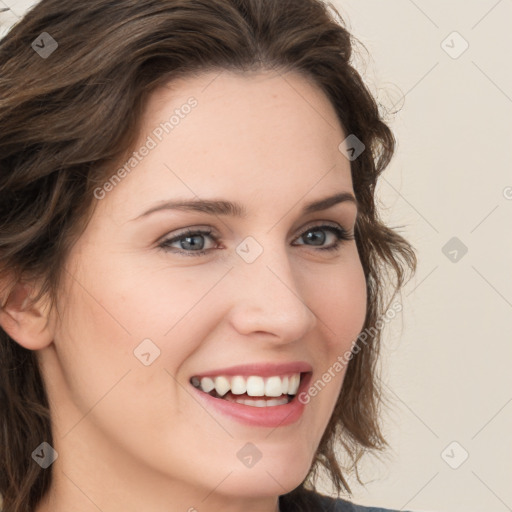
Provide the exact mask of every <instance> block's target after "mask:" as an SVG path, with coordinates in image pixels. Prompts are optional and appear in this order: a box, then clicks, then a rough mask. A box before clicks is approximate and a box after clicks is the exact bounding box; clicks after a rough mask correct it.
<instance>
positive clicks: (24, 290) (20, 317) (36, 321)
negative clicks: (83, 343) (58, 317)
mask: <svg viewBox="0 0 512 512" xmlns="http://www.w3.org/2000/svg"><path fill="white" fill-rule="evenodd" d="M32 292H34V288H33V287H32V286H31V285H29V284H23V283H20V282H18V283H16V285H15V286H14V288H12V289H11V291H10V292H8V296H7V299H6V300H5V297H2V306H1V307H0V326H1V327H2V329H3V330H4V331H5V332H6V333H7V334H8V335H9V336H10V337H11V338H12V339H13V340H14V341H16V342H18V343H19V344H20V345H21V346H22V347H24V348H26V349H29V350H39V349H42V348H44V347H46V346H48V345H49V344H50V343H51V342H52V341H53V337H54V329H53V323H52V322H51V318H50V314H49V309H50V308H49V302H48V300H46V299H41V300H40V301H39V302H38V303H37V304H35V305H33V306H32V305H29V299H30V298H31V297H35V293H32Z"/></svg>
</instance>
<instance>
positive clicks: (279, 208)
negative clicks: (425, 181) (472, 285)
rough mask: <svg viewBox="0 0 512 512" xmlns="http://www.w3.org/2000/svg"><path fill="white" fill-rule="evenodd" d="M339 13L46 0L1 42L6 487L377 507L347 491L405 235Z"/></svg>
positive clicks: (97, 502)
mask: <svg viewBox="0 0 512 512" xmlns="http://www.w3.org/2000/svg"><path fill="white" fill-rule="evenodd" d="M333 14H337V13H336V12H335V11H334V10H332V11H330V10H329V9H328V8H327V7H326V6H325V5H324V4H322V3H320V2H319V1H316V0H293V1H284V0H158V1H156V0H119V1H117V2H112V1H110V0H89V1H88V2H86V3H85V4H84V3H82V2H78V1H74V0H73V1H71V0H70V1H68V2H65V3H63V2H61V1H60V0H43V1H42V2H40V3H39V4H38V5H36V6H35V7H34V8H33V9H32V10H31V11H30V12H29V13H28V15H27V16H26V17H25V18H24V19H23V20H22V21H21V22H20V23H18V24H17V25H16V26H15V27H14V28H13V29H12V30H11V32H10V33H9V34H8V35H7V36H6V37H5V38H4V39H3V41H2V42H1V45H0V76H1V77H2V78H1V80H0V96H1V100H0V120H1V124H2V132H1V135H0V150H1V151H0V171H1V174H0V176H1V177H0V205H1V206H0V208H1V217H0V218H1V225H2V229H1V235H0V236H1V238H0V283H1V286H0V290H1V295H0V298H1V302H0V306H1V309H0V325H1V328H2V329H1V338H0V350H1V352H0V361H1V365H2V368H1V377H0V378H1V381H0V382H1V384H0V389H1V402H0V403H1V407H0V422H1V426H2V428H1V429H0V432H1V434H0V435H1V436H2V438H1V439H2V444H1V446H2V449H1V455H0V457H1V458H0V465H1V467H2V472H1V477H0V478H1V479H0V492H1V493H2V495H3V498H4V504H3V510H4V512H21V511H27V510H30V511H36V512H49V511H52V512H61V511H69V510H80V511H89V510H90V511H93V510H95V511H96V510H103V511H109V512H111V511H112V512H113V511H117V510H123V511H125V510H126V511H127V510H144V511H152V512H153V511H154V512H157V511H158V512H160V511H164V510H165V511H169V510H172V511H181V510H188V511H196V510H197V511H199V512H202V511H217V510H223V511H241V510H243V511H258V512H270V511H276V510H280V511H281V512H284V511H288V510H289V511H292V510H293V511H302V510H303V511H306V510H340V511H345V510H346V511H349V510H356V511H376V510H384V509H375V508H371V507H362V506H358V505H354V504H351V503H350V501H348V500H347V499H346V498H341V496H340V495H341V492H342V491H347V492H348V493H350V487H349V485H348V483H347V480H346V478H345V476H346V474H348V473H349V472H350V471H352V470H353V469H355V467H356V465H357V462H358V460H359V458H360V456H361V455H362V454H363V452H365V451H370V450H374V451H378V450H383V449H384V448H385V447H386V445H387V443H386V441H385V439H384V438H383V436H382V433H381V431H380V428H379V419H378V411H379V405H380V402H381V394H380V389H379V386H378V380H377V376H376V375H375V362H376V358H377V355H378V349H379V343H380V329H381V327H382V325H383V321H382V316H383V315H385V314H386V312H387V311H389V310H390V309H391V308H393V309H396V307H395V306H396V304H397V303H395V304H394V305H393V306H390V305H391V302H392V299H393V297H394V295H395V294H396V292H397V291H399V290H400V288H401V286H402V285H403V283H404V282H405V271H406V270H407V269H410V270H411V271H413V270H414V269H415V265H416V259H415V254H414V251H413V249H412V247H411V246H410V245H409V243H408V242H407V241H406V240H404V239H403V238H402V237H401V236H400V235H398V234H397V233H396V232H394V231H393V230H391V229H390V228H388V227H386V226H385V225H384V224H383V223H381V221H380V220H379V217H378V212H377V210H376V208H375V203H374V192H375V185H376V181H377V178H378V176H379V174H380V173H381V172H382V171H383V170H384V168H385V167H386V166H387V164H388V163H389V161H390V159H391V156H392V153H393V150H394V138H393V135H392V133H391V131H390V129H389V128H388V126H387V125H386V124H385V123H384V122H383V121H382V119H381V118H380V116H379V112H378V109H377V106H376V103H375V100H374V99H373V98H372V96H371V95H370V93H369V92H368V90H367V89H366V87H365V85H364V83H363V81H362V79H361V77H360V76H359V75H358V73H357V72H356V71H355V70H354V69H353V68H352V67H351V65H350V63H349V59H350V57H351V39H350V37H351V36H350V34H349V33H348V32H347V30H346V29H345V28H344V27H343V23H342V20H341V18H340V19H339V20H336V19H335V16H334V15H333ZM338 16H339V15H338ZM388 270H391V271H392V272H393V273H394V275H395V277H396V280H395V282H394V286H393V287H392V289H391V290H390V287H389V286H388V284H389V283H388V279H389V272H387V271H388ZM384 276H386V277H384ZM390 291H391V292H392V293H391V296H388V292H390ZM339 446H341V448H342V450H343V452H344V454H346V455H348V456H349V459H350V460H351V463H350V464H349V465H348V466H347V467H343V465H342V464H341V462H340V460H339V455H340V454H339V449H338V448H339ZM320 467H323V468H324V469H325V470H326V471H327V473H328V475H329V477H330V479H331V480H332V483H333V485H334V487H335V488H336V490H337V493H338V495H339V496H340V497H339V498H338V499H336V500H335V499H333V498H328V497H326V496H324V495H322V494H321V493H320V492H318V491H317V490H316V487H315V483H316V478H317V476H318V470H319V469H320ZM356 474H357V473H356ZM344 475H345V476H344Z"/></svg>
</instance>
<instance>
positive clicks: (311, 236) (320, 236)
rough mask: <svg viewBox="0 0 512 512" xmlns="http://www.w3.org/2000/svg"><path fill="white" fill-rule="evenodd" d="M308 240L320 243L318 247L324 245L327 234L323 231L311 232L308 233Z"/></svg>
mask: <svg viewBox="0 0 512 512" xmlns="http://www.w3.org/2000/svg"><path fill="white" fill-rule="evenodd" d="M306 238H307V239H308V240H310V241H313V242H315V241H317V242H318V241H320V243H319V244H316V245H322V244H323V243H324V242H325V233H324V232H323V231H321V230H311V231H308V234H307V235H306Z"/></svg>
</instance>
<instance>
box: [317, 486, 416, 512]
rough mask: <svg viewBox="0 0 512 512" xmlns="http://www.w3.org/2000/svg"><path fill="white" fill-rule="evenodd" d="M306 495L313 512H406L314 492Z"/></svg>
mask: <svg viewBox="0 0 512 512" xmlns="http://www.w3.org/2000/svg"><path fill="white" fill-rule="evenodd" d="M307 494H308V500H307V501H308V504H309V505H313V504H314V505H315V508H314V510H315V512H316V511H318V512H408V511H403V510H397V509H390V508H382V507H374V506H364V505H358V504H356V503H352V502H350V501H348V500H346V499H343V498H331V497H329V496H325V495H323V494H320V493H318V492H316V491H308V492H307ZM308 508H309V507H308Z"/></svg>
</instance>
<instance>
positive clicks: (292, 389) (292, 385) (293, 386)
mask: <svg viewBox="0 0 512 512" xmlns="http://www.w3.org/2000/svg"><path fill="white" fill-rule="evenodd" d="M299 384H300V375H299V374H298V373H296V374H294V375H292V376H291V378H290V382H289V383H288V393H290V395H295V393H297V389H299Z"/></svg>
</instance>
